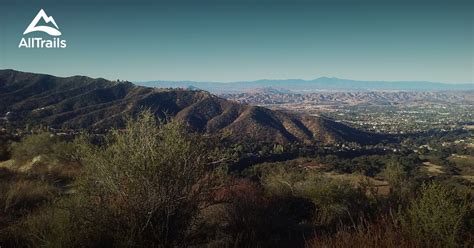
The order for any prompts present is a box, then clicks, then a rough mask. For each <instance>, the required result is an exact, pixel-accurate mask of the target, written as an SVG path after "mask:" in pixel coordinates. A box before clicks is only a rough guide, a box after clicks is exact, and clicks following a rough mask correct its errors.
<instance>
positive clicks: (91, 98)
mask: <svg viewBox="0 0 474 248" xmlns="http://www.w3.org/2000/svg"><path fill="white" fill-rule="evenodd" d="M0 99H1V102H0V116H4V117H3V120H4V121H6V122H8V123H10V124H13V125H20V126H21V125H25V124H26V123H30V124H34V125H37V124H43V125H47V126H49V127H52V128H58V129H79V128H86V129H98V130H104V129H110V128H111V127H121V126H122V125H123V117H124V116H126V115H129V114H131V115H133V114H136V113H137V112H139V111H140V110H141V109H143V108H149V109H151V111H153V112H154V113H155V114H156V115H157V116H158V117H161V118H162V117H164V116H165V115H168V116H172V117H175V118H177V119H179V120H182V121H184V122H185V123H187V124H188V125H189V127H190V128H191V129H192V130H194V131H198V132H202V133H211V134H216V133H223V132H226V133H231V135H232V136H233V137H234V138H236V139H253V140H256V141H273V142H288V141H300V142H303V141H305V142H307V141H316V142H321V143H334V142H338V141H349V142H359V143H365V142H369V141H370V140H371V139H372V138H369V137H371V136H370V135H368V134H367V133H363V132H361V131H358V130H356V129H353V128H351V127H348V126H346V125H343V124H341V123H336V122H334V121H331V120H328V119H324V118H319V117H310V116H302V115H296V114H291V113H286V112H279V111H272V110H269V109H266V108H262V107H256V106H250V105H242V104H239V103H237V102H234V101H229V100H225V99H222V98H219V97H217V96H214V95H212V94H210V93H208V92H204V91H190V90H170V89H157V88H148V87H141V86H135V85H134V84H132V83H130V82H116V81H108V80H105V79H101V78H99V79H93V78H88V77H84V76H74V77H66V78H60V77H54V76H50V75H43V74H33V73H25V72H18V71H14V70H0Z"/></svg>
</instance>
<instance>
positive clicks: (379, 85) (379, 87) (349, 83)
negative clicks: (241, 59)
mask: <svg viewBox="0 0 474 248" xmlns="http://www.w3.org/2000/svg"><path fill="white" fill-rule="evenodd" d="M136 84H138V85H142V86H148V87H158V88H185V89H187V88H190V89H195V88H198V89H202V90H207V91H210V92H213V93H235V92H246V91H249V90H253V89H259V88H274V89H279V90H289V91H292V92H315V91H327V90H329V91H394V90H397V91H440V90H442V91H446V90H474V83H465V84H445V83H435V82H423V81H410V82H409V81H400V82H388V81H357V80H349V79H340V78H334V77H320V78H317V79H314V80H301V79H287V80H258V81H247V82H231V83H219V82H193V81H159V80H158V81H149V82H136Z"/></svg>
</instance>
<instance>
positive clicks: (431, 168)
mask: <svg viewBox="0 0 474 248" xmlns="http://www.w3.org/2000/svg"><path fill="white" fill-rule="evenodd" d="M423 168H424V169H426V170H427V171H428V172H429V173H431V174H444V171H443V166H441V165H437V164H433V163H431V162H423Z"/></svg>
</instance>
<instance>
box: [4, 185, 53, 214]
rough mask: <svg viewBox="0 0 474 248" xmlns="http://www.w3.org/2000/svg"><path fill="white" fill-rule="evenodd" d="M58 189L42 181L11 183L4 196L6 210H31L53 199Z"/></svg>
mask: <svg viewBox="0 0 474 248" xmlns="http://www.w3.org/2000/svg"><path fill="white" fill-rule="evenodd" d="M56 192H57V189H55V188H54V187H52V186H50V185H48V184H47V183H44V182H41V181H36V180H34V181H31V180H20V181H16V182H13V183H11V185H10V187H9V188H8V190H7V192H6V194H5V196H4V197H3V199H2V200H3V204H2V205H3V210H4V211H5V212H19V211H23V210H29V209H32V208H35V207H38V206H39V205H41V204H43V203H44V202H46V201H48V200H51V199H52V198H53V197H54V195H55V194H56Z"/></svg>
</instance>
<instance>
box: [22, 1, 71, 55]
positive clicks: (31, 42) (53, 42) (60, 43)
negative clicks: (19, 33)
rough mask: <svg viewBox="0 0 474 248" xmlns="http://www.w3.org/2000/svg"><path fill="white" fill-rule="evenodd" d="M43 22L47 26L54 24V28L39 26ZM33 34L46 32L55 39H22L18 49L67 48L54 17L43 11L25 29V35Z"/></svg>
mask: <svg viewBox="0 0 474 248" xmlns="http://www.w3.org/2000/svg"><path fill="white" fill-rule="evenodd" d="M41 20H43V22H44V23H45V24H52V25H54V27H53V26H44V25H38V23H39V22H40V21H41ZM33 32H44V33H46V34H48V35H50V36H55V37H54V38H53V39H44V38H42V37H28V38H25V37H23V38H21V40H20V44H19V45H18V48H66V46H67V45H66V40H62V39H61V38H59V37H56V36H61V34H62V33H61V31H59V27H58V24H56V21H54V18H53V17H52V16H48V15H47V14H46V12H45V11H44V10H43V9H41V10H40V11H39V12H38V14H37V15H36V16H35V18H34V19H33V21H31V23H30V25H28V27H27V28H26V29H25V32H23V35H26V34H29V33H33Z"/></svg>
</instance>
